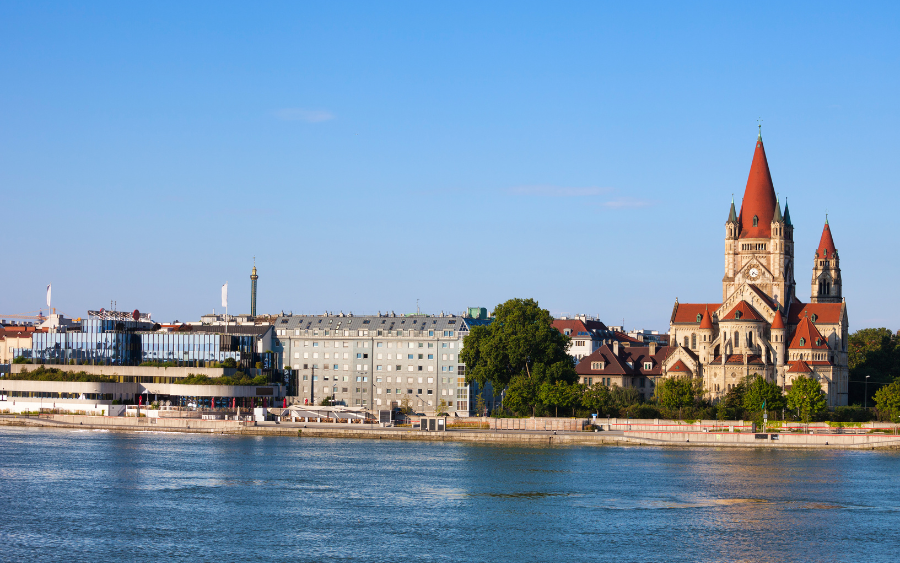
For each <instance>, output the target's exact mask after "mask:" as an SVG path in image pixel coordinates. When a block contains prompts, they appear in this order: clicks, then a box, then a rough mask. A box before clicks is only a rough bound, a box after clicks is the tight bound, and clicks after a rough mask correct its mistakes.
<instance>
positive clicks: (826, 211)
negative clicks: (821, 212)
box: [825, 209, 828, 225]
mask: <svg viewBox="0 0 900 563" xmlns="http://www.w3.org/2000/svg"><path fill="white" fill-rule="evenodd" d="M825 224H826V225H827V224H828V210H827V209H826V210H825Z"/></svg>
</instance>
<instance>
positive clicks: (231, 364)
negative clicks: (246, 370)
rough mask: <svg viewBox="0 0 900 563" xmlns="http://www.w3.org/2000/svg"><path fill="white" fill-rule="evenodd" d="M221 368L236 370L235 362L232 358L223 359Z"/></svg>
mask: <svg viewBox="0 0 900 563" xmlns="http://www.w3.org/2000/svg"><path fill="white" fill-rule="evenodd" d="M222 367H224V368H236V367H237V362H236V361H235V360H234V358H225V361H224V362H222Z"/></svg>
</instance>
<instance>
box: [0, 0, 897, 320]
mask: <svg viewBox="0 0 900 563" xmlns="http://www.w3.org/2000/svg"><path fill="white" fill-rule="evenodd" d="M216 6H217V11H216V12H213V11H212V10H211V9H208V8H206V7H202V6H179V5H177V4H174V3H170V4H159V5H156V6H152V7H131V6H118V5H116V4H113V3H110V4H99V3H98V4H95V5H92V6H91V7H88V8H73V7H70V6H65V5H54V4H46V5H41V6H37V7H35V6H32V5H29V4H13V3H8V4H5V5H4V6H2V7H0V31H2V33H0V35H2V36H3V37H4V39H2V40H0V41H2V45H3V48H2V54H0V68H2V70H3V72H4V74H5V75H6V76H7V77H8V78H9V85H10V86H9V87H8V88H6V89H4V91H2V92H0V101H2V102H3V106H4V107H5V108H7V109H6V111H4V112H2V114H0V115H2V117H0V119H2V120H3V126H2V127H0V185H2V186H3V187H4V190H3V192H4V195H5V198H4V199H5V200H6V202H7V207H6V208H7V209H8V210H11V211H15V210H18V211H19V212H16V213H7V216H6V217H5V220H4V225H5V226H6V229H5V231H6V233H7V241H6V242H7V248H8V250H9V254H7V256H9V257H10V258H9V259H8V266H9V267H10V275H8V276H6V279H5V282H4V284H3V288H4V291H2V292H0V314H7V315H8V314H22V313H25V312H27V311H36V310H38V309H39V308H41V307H42V306H43V308H44V309H46V306H45V301H44V297H45V289H46V285H47V284H50V283H52V284H53V295H54V299H53V306H54V307H57V308H58V309H59V310H61V311H63V312H65V313H66V314H67V315H69V316H73V317H78V316H84V314H85V313H86V311H87V310H88V309H96V308H100V307H105V306H107V304H108V303H109V301H110V300H116V301H117V302H118V303H119V304H120V306H119V308H120V309H127V310H131V309H135V308H137V309H140V310H141V311H142V312H152V313H153V315H154V318H155V319H157V320H160V321H165V322H168V321H171V320H173V319H176V318H177V319H179V320H195V319H197V318H199V316H200V315H201V314H204V313H209V312H212V310H213V309H216V310H217V311H218V310H219V309H220V307H219V305H220V303H219V301H220V287H221V285H222V284H223V283H225V282H226V281H227V282H229V290H230V291H229V292H230V295H229V298H230V312H232V313H244V312H249V310H250V279H249V277H250V270H251V268H252V266H253V256H256V258H257V267H258V269H259V276H260V278H259V292H258V310H259V312H260V313H276V312H280V311H281V310H284V311H286V312H288V311H293V312H294V313H295V314H300V313H323V312H325V311H326V310H328V311H340V310H343V311H344V312H345V313H347V312H350V311H353V313H354V314H374V313H376V312H378V311H379V310H380V311H381V312H385V311H390V310H395V311H396V312H398V313H400V312H401V311H402V312H407V313H408V312H413V311H415V308H416V302H417V300H420V307H421V309H422V311H423V312H429V313H439V312H441V311H445V312H454V313H457V312H461V311H463V310H464V309H465V308H466V307H474V306H480V307H486V308H488V309H489V310H491V309H493V307H494V306H495V305H496V304H498V303H500V302H503V301H506V300H507V299H510V298H513V297H533V298H535V299H537V300H538V301H539V302H540V304H541V306H543V307H545V308H547V309H549V310H550V311H551V312H552V313H554V314H556V315H562V314H570V315H571V314H576V313H587V314H589V315H598V316H599V318H600V320H602V321H603V322H605V323H607V324H611V325H618V324H621V319H622V318H623V317H624V324H625V325H626V328H628V329H632V328H646V329H654V330H660V331H661V332H664V331H666V330H667V327H668V320H669V315H670V313H671V310H672V305H673V304H674V301H675V299H676V298H678V299H679V301H681V302H714V301H719V300H720V299H721V285H716V283H715V282H716V280H717V279H719V278H718V277H717V276H721V274H722V257H723V250H724V232H725V228H724V223H725V219H726V217H727V213H728V207H729V205H730V202H731V194H732V193H733V194H734V198H735V205H736V206H740V197H741V194H742V193H743V190H744V186H745V184H746V181H747V174H748V172H749V168H750V162H751V159H752V155H753V145H754V143H755V140H756V134H757V120H758V119H759V118H760V117H761V118H762V120H763V121H762V125H763V127H762V136H763V139H764V140H765V143H766V149H767V156H768V159H769V164H770V167H771V171H772V176H773V181H774V184H775V189H776V191H777V192H778V193H779V199H780V200H781V204H782V206H783V205H784V203H785V200H787V201H788V202H789V203H790V209H791V216H792V219H793V222H794V225H795V227H796V229H795V246H796V262H795V271H796V279H797V294H798V296H799V297H800V299H801V300H803V301H806V300H808V298H809V279H810V277H811V270H812V264H813V258H812V257H813V253H814V251H815V249H816V247H817V245H818V242H819V237H820V235H821V232H822V226H823V224H824V222H825V214H826V213H828V215H829V219H830V224H831V228H832V230H833V233H834V238H835V243H836V246H837V248H838V250H839V251H840V255H841V267H842V272H843V278H844V287H843V290H844V295H845V296H846V297H847V300H848V307H849V309H848V311H849V319H850V326H851V331H854V330H858V329H860V328H865V327H870V326H887V327H888V328H891V329H892V330H897V329H898V328H900V326H898V324H900V323H897V322H896V319H897V318H898V316H900V305H898V304H897V303H896V301H895V300H894V301H892V300H886V299H884V298H883V297H881V296H883V295H890V294H891V293H890V292H891V289H892V288H891V281H892V280H893V279H896V277H897V276H898V274H900V266H898V265H897V263H896V261H893V260H890V259H885V257H884V256H883V255H882V254H883V252H884V250H886V249H887V248H889V245H890V241H891V240H892V239H893V238H894V237H893V235H894V233H893V229H892V225H893V223H894V221H893V213H892V209H891V208H892V207H893V206H892V205H891V203H895V202H896V201H897V196H896V195H895V194H896V193H897V190H896V188H897V186H896V184H897V180H896V174H893V168H894V167H893V166H891V156H892V155H893V154H895V153H896V152H897V149H898V141H897V139H896V138H895V135H893V132H894V130H895V129H896V125H897V121H898V119H897V110H896V107H895V104H894V103H893V101H894V100H895V99H896V95H897V93H898V79H897V76H898V72H897V71H898V70H900V68H898V67H900V65H898V57H897V53H898V52H900V50H898V49H897V47H898V45H897V43H898V39H897V36H896V33H895V32H894V31H893V30H895V29H896V27H897V24H898V23H900V22H898V19H900V18H898V14H900V11H898V9H897V7H895V6H893V5H891V4H886V3H885V4H880V5H878V4H872V5H867V6H862V7H859V6H854V7H853V9H852V11H851V10H850V9H849V8H843V7H842V6H841V5H839V4H811V3H810V4H798V5H795V6H792V7H791V8H790V9H785V8H783V7H780V6H779V5H778V4H770V5H768V6H767V7H764V8H763V9H759V8H758V7H756V6H755V7H754V9H752V10H751V9H747V10H741V9H739V8H734V7H720V6H711V7H710V6H707V7H705V8H704V7H703V6H702V5H693V6H692V7H689V8H687V9H685V8H684V7H678V8H676V7H671V8H670V7H667V6H656V7H655V9H653V10H646V9H642V8H641V7H640V6H638V7H634V6H615V5H614V6H596V5H593V4H583V5H576V6H571V7H567V10H566V11H559V10H556V9H552V8H547V7H542V6H539V5H529V6H524V7H523V6H519V5H514V4H504V5H500V4H498V5H492V6H488V7H484V6H477V7H476V5H471V4H469V5H462V6H460V7H458V9H456V10H451V9H449V8H447V9H443V8H442V7H434V6H419V5H416V4H405V5H404V4H396V5H392V6H391V7H382V6H368V5H366V4H356V5H353V7H344V6H340V7H331V6H317V5H306V6H302V7H297V6H293V5H290V4H267V5H266V6H263V7H255V8H254V9H252V10H250V9H248V8H242V7H241V6H240V5H238V4H222V5H221V7H219V6H220V5H219V4H217V5H216ZM48 217H49V218H50V219H51V220H50V221H47V218H48ZM674 225H677V226H678V227H679V228H684V227H685V225H689V226H690V228H692V229H694V233H693V234H692V236H691V237H690V238H688V239H686V240H684V241H679V240H671V233H672V232H673V230H674V229H673V226H674ZM695 241H696V242H695ZM688 242H690V244H688ZM373 243H374V244H373ZM379 243H381V244H379ZM573 285H574V286H575V289H574V290H573V288H572V287H571V286H573ZM232 303H233V305H232Z"/></svg>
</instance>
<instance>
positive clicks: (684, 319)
mask: <svg viewBox="0 0 900 563" xmlns="http://www.w3.org/2000/svg"><path fill="white" fill-rule="evenodd" d="M721 306H722V304H721V303H678V304H677V305H676V306H675V307H676V309H675V312H674V314H673V315H672V322H673V323H693V324H699V323H700V321H701V320H702V315H703V312H704V311H706V310H707V309H709V310H711V311H715V310H717V309H718V308H719V307H721ZM697 315H700V316H701V318H700V319H698V318H697Z"/></svg>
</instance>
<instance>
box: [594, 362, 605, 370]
mask: <svg viewBox="0 0 900 563" xmlns="http://www.w3.org/2000/svg"><path fill="white" fill-rule="evenodd" d="M591 369H603V368H601V367H600V362H591Z"/></svg>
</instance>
